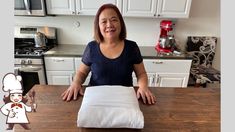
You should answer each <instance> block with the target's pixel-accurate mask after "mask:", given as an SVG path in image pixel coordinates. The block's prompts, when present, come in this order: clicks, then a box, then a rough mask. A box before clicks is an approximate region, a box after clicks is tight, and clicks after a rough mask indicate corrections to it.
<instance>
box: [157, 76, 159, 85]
mask: <svg viewBox="0 0 235 132" xmlns="http://www.w3.org/2000/svg"><path fill="white" fill-rule="evenodd" d="M156 83H157V84H158V83H159V75H157V81H156Z"/></svg>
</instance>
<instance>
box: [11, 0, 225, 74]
mask: <svg viewBox="0 0 235 132" xmlns="http://www.w3.org/2000/svg"><path fill="white" fill-rule="evenodd" d="M14 18H15V25H32V26H51V27H56V28H57V29H58V32H57V35H58V36H57V37H58V43H59V44H75V45H76V44H81V45H86V44H87V43H88V42H89V41H91V40H92V39H93V20H94V17H92V16H78V15H74V16H46V17H24V16H15V17H14ZM124 19H125V23H126V27H127V39H131V40H134V41H136V42H137V43H138V45H139V46H155V44H156V42H157V39H158V37H159V32H160V27H159V23H160V21H161V20H162V19H156V18H129V17H128V18H124ZM175 21H176V26H175V29H174V34H175V38H176V39H177V40H178V43H179V45H180V47H181V48H182V49H184V48H185V45H186V40H187V36H191V35H194V36H215V37H217V38H218V41H217V47H216V52H215V58H214V61H213V67H214V68H216V69H218V70H220V49H221V45H220V42H221V41H220V0H192V4H191V9H190V14H189V18H187V19H177V20H175ZM78 22H79V23H80V26H79V27H78V26H77V24H78Z"/></svg>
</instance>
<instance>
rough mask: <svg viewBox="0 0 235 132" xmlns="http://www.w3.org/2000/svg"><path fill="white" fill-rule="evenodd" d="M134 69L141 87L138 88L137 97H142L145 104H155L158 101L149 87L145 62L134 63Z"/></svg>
mask: <svg viewBox="0 0 235 132" xmlns="http://www.w3.org/2000/svg"><path fill="white" fill-rule="evenodd" d="M134 71H135V74H136V77H137V82H138V85H139V89H138V90H137V98H140V97H141V98H142V99H143V102H144V103H145V104H146V103H148V104H154V103H155V102H156V97H155V95H153V93H152V92H151V91H150V90H149V88H148V76H147V73H146V71H145V68H144V64H143V62H141V63H140V64H134Z"/></svg>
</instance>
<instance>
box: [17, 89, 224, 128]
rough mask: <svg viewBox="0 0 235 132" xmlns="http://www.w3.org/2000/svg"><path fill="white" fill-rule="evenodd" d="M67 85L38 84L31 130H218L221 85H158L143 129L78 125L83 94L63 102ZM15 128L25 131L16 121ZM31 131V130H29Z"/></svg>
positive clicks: (145, 108) (147, 107)
mask: <svg viewBox="0 0 235 132" xmlns="http://www.w3.org/2000/svg"><path fill="white" fill-rule="evenodd" d="M67 87H68V86H50V85H35V86H34V87H33V89H34V90H35V91H36V103H37V105H38V108H37V111H36V112H31V113H27V115H28V118H29V121H30V124H29V127H30V128H31V131H33V132H37V131H41V132H47V131H62V132H103V131H105V132H109V131H111V132H113V131H114V132H131V131H141V132H155V131H156V132H219V131H220V89H218V88H156V87H151V88H150V89H151V90H152V91H153V93H154V94H155V95H156V97H157V103H156V104H155V105H144V104H143V103H142V102H140V109H141V111H142V112H143V114H144V129H142V130H136V129H94V128H93V129H91V128H90V129H88V128H78V127H77V113H78V110H79V108H80V105H81V102H82V97H80V98H79V99H78V100H77V101H70V102H64V101H62V99H61V97H60V95H61V93H62V92H63V91H64V90H65V89H66V88H67ZM15 131H16V132H20V131H25V130H24V129H23V128H22V127H21V126H20V125H18V124H17V125H15ZM27 132H28V131H27Z"/></svg>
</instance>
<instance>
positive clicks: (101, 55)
mask: <svg viewBox="0 0 235 132" xmlns="http://www.w3.org/2000/svg"><path fill="white" fill-rule="evenodd" d="M125 49H126V40H124V47H123V50H122V52H121V54H120V55H119V56H118V57H116V58H108V57H106V56H105V55H104V54H103V53H102V52H101V49H100V43H99V44H98V51H99V54H100V55H101V56H102V57H103V58H105V59H107V60H118V59H119V58H121V57H122V56H123V54H124V52H125Z"/></svg>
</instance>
